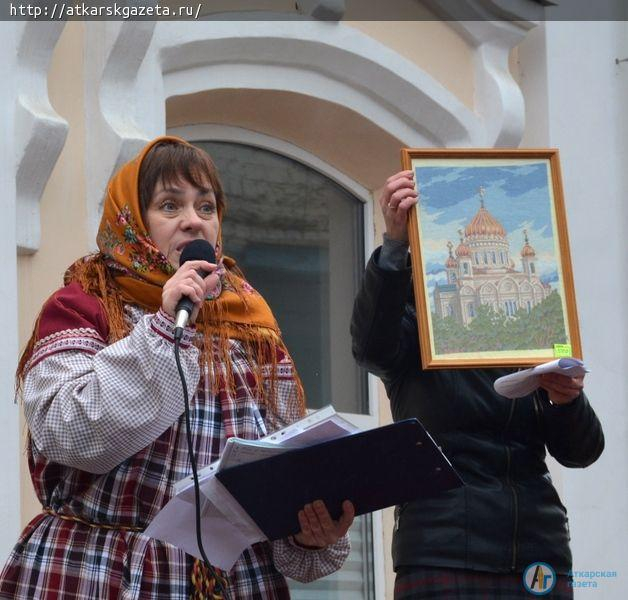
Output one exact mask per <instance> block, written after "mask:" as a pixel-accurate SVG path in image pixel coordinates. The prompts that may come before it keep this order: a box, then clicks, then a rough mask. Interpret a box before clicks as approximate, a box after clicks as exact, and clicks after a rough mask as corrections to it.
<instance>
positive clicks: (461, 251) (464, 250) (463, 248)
mask: <svg viewBox="0 0 628 600" xmlns="http://www.w3.org/2000/svg"><path fill="white" fill-rule="evenodd" d="M458 233H459V234H460V244H458V247H457V248H456V256H458V257H460V256H471V250H469V246H467V245H466V244H465V243H464V238H463V237H462V229H458Z"/></svg>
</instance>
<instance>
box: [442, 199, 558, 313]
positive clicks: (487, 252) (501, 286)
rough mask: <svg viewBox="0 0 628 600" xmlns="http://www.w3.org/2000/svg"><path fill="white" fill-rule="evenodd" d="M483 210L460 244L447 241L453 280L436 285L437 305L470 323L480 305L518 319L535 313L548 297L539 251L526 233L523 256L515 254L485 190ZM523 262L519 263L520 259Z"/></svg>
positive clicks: (461, 234)
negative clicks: (518, 314)
mask: <svg viewBox="0 0 628 600" xmlns="http://www.w3.org/2000/svg"><path fill="white" fill-rule="evenodd" d="M479 196H480V206H479V209H478V212H477V213H476V214H475V215H474V216H473V218H472V219H471V221H470V222H469V223H467V224H466V225H465V227H464V229H459V230H458V234H459V240H460V241H459V244H458V246H457V247H456V248H455V250H454V244H453V243H452V242H451V241H448V242H447V248H448V250H449V256H448V257H447V260H446V261H445V263H444V267H445V270H446V277H447V282H446V283H444V284H439V283H437V284H436V285H435V286H434V292H433V302H434V304H433V306H434V312H435V313H436V315H438V316H439V317H441V318H443V317H447V316H450V317H454V318H455V319H456V320H457V321H458V322H460V323H462V324H463V325H468V324H469V323H470V322H471V321H472V320H473V319H474V318H475V316H476V314H477V309H478V306H480V305H481V304H484V305H487V306H490V307H491V308H492V309H493V311H495V312H499V311H500V310H501V311H503V312H504V314H505V315H507V316H513V317H514V315H515V314H516V312H517V311H518V310H519V309H520V308H523V309H525V310H527V311H528V312H530V311H531V310H532V308H533V307H534V306H536V305H537V304H539V303H540V302H541V301H542V300H544V299H545V298H547V296H548V295H549V293H550V291H551V286H550V284H549V283H548V282H543V281H542V280H541V278H540V277H539V273H538V272H537V266H536V262H537V259H536V252H535V250H534V248H533V247H532V246H531V245H530V240H529V239H528V232H527V230H526V229H524V230H523V244H522V247H521V251H520V252H519V257H515V256H511V250H510V242H509V241H508V237H507V235H506V230H505V229H504V227H503V225H502V224H501V223H500V222H499V221H498V220H497V219H496V218H495V217H494V216H493V215H492V214H491V213H490V212H489V210H488V209H487V208H486V207H485V201H484V196H485V189H484V188H483V187H480V188H479ZM516 258H518V259H519V260H520V265H517V264H516V262H515V259H516Z"/></svg>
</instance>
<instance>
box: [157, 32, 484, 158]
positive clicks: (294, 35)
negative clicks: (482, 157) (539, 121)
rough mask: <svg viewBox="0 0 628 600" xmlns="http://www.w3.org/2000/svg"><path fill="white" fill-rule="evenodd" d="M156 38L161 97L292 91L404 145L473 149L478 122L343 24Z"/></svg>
mask: <svg viewBox="0 0 628 600" xmlns="http://www.w3.org/2000/svg"><path fill="white" fill-rule="evenodd" d="M204 25H205V26H206V27H204V28H201V27H197V28H194V29H190V28H179V29H177V28H175V27H170V28H168V29H167V30H166V29H163V28H161V29H160V31H159V34H160V35H159V43H160V47H161V57H162V69H163V73H164V86H165V95H166V97H170V96H175V95H179V94H190V93H194V92H198V91H202V90H205V89H227V88H231V89H238V88H247V89H270V90H282V91H292V92H296V93H301V94H305V95H308V96H312V97H317V98H320V99H323V100H327V101H329V102H333V103H337V104H339V105H342V106H345V107H347V108H349V109H351V110H354V111H356V112H358V113H359V114H362V115H364V116H365V117H366V118H367V119H369V120H371V121H373V122H374V123H377V124H378V125H379V126H380V127H382V128H383V129H385V130H386V131H388V132H389V133H390V134H391V135H393V136H395V137H397V138H398V139H400V140H403V142H404V143H406V144H409V145H427V146H434V145H443V146H450V145H457V146H468V145H473V144H476V143H477V142H478V141H479V140H480V139H481V138H482V132H481V130H480V127H479V126H478V125H479V123H478V120H477V117H476V115H475V114H474V113H473V112H472V111H471V110H469V109H468V108H467V107H466V106H464V104H463V103H462V102H460V100H458V98H456V97H455V96H454V95H453V94H452V93H451V92H450V91H449V90H447V89H445V88H444V87H443V85H442V84H440V83H439V82H438V81H436V80H435V79H434V78H432V77H431V76H429V75H428V74H427V73H425V72H424V71H423V70H422V69H420V68H419V67H418V66H416V65H415V64H414V63H412V62H411V61H409V60H407V59H405V58H404V57H401V56H400V55H399V54H397V53H396V52H394V51H393V50H391V49H390V48H388V47H387V46H385V45H383V44H381V43H380V42H378V41H377V40H375V39H373V38H371V37H369V36H367V35H365V34H363V33H361V32H359V31H357V30H355V29H353V28H351V27H347V26H344V25H342V24H332V23H321V22H291V23H289V24H284V26H282V27H277V24H276V23H274V22H255V23H247V27H246V30H245V31H244V32H243V30H242V27H241V24H240V23H238V22H213V23H210V22H207V23H205V24H204Z"/></svg>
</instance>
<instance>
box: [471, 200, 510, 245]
mask: <svg viewBox="0 0 628 600" xmlns="http://www.w3.org/2000/svg"><path fill="white" fill-rule="evenodd" d="M464 233H465V235H466V236H467V237H469V236H499V237H502V238H505V237H506V230H505V229H504V228H503V227H502V224H501V223H500V222H499V221H498V220H497V219H496V218H495V217H494V216H493V215H491V213H490V212H488V210H486V209H485V208H484V203H482V206H480V210H478V212H477V213H476V215H475V217H473V219H471V222H470V223H469V224H468V225H467V226H466V227H465V229H464Z"/></svg>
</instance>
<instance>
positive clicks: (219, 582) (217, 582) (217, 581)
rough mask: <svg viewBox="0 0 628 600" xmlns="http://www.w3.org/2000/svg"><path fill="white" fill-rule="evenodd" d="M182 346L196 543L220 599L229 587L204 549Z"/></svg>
mask: <svg viewBox="0 0 628 600" xmlns="http://www.w3.org/2000/svg"><path fill="white" fill-rule="evenodd" d="M180 345H181V339H180V338H179V339H175V342H174V358H175V361H176V363H177V370H178V371H179V377H180V378H181V385H182V386H183V400H184V406H185V433H186V438H187V444H188V455H189V457H190V464H191V465H192V479H193V480H194V509H195V510H194V514H195V528H196V543H197V544H198V549H199V551H200V553H201V557H202V558H203V562H204V563H205V566H206V567H207V570H208V571H209V573H210V576H211V577H213V579H214V593H215V594H217V595H218V596H219V597H221V598H222V597H223V596H224V593H223V592H224V591H225V589H226V586H227V582H226V580H225V579H224V578H223V577H222V576H220V575H218V573H217V572H216V569H215V568H214V567H213V565H212V564H211V562H210V561H209V559H208V558H207V555H206V554H205V548H203V540H202V535H201V492H200V487H199V483H198V471H197V467H196V456H195V454H194V447H193V444H192V427H191V425H190V401H189V397H188V386H187V382H186V381H185V374H184V373H183V368H182V367H181V357H180V356H179V347H180Z"/></svg>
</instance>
